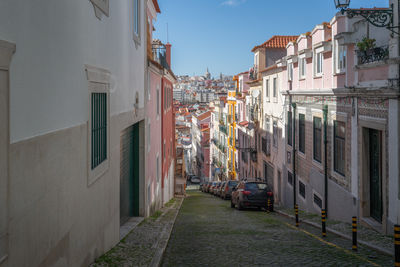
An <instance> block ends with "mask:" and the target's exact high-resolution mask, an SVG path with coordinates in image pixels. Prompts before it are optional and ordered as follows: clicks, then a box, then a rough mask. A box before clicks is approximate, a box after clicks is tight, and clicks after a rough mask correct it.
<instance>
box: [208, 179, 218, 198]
mask: <svg viewBox="0 0 400 267" xmlns="http://www.w3.org/2000/svg"><path fill="white" fill-rule="evenodd" d="M216 185H217V182H212V184H211V186H210V190H209V192H210V194H211V195H214V188H215V186H216Z"/></svg>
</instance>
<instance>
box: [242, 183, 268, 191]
mask: <svg viewBox="0 0 400 267" xmlns="http://www.w3.org/2000/svg"><path fill="white" fill-rule="evenodd" d="M267 187H268V186H267V184H263V183H247V184H246V186H245V188H246V190H264V189H266V188H267Z"/></svg>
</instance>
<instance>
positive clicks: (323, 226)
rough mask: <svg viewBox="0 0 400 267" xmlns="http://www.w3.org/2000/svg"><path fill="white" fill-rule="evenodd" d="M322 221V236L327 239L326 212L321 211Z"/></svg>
mask: <svg viewBox="0 0 400 267" xmlns="http://www.w3.org/2000/svg"><path fill="white" fill-rule="evenodd" d="M321 221H322V236H323V237H326V211H325V209H322V210H321Z"/></svg>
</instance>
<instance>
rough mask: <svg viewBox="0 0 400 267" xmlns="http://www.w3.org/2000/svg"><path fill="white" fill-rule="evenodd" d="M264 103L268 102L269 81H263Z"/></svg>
mask: <svg viewBox="0 0 400 267" xmlns="http://www.w3.org/2000/svg"><path fill="white" fill-rule="evenodd" d="M264 90H265V101H267V102H269V101H270V90H269V79H264Z"/></svg>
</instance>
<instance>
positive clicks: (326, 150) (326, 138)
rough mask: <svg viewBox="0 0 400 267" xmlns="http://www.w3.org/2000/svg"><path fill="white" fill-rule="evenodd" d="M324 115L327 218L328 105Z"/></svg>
mask: <svg viewBox="0 0 400 267" xmlns="http://www.w3.org/2000/svg"><path fill="white" fill-rule="evenodd" d="M323 113H324V165H325V167H324V169H325V193H324V198H325V214H326V217H327V218H328V137H327V132H328V131H327V128H328V105H324V108H323Z"/></svg>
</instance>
